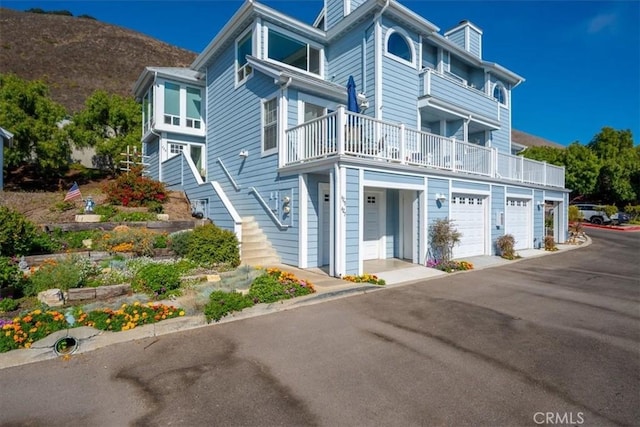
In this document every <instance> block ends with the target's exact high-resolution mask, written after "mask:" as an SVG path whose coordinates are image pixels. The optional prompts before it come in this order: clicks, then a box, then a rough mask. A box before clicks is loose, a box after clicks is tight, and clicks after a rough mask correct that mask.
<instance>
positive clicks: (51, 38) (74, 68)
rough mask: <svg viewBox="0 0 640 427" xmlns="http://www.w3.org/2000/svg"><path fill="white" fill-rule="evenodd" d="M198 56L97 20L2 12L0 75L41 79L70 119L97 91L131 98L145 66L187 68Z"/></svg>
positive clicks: (2, 9) (4, 9) (0, 11)
mask: <svg viewBox="0 0 640 427" xmlns="http://www.w3.org/2000/svg"><path fill="white" fill-rule="evenodd" d="M195 57H196V54H195V53H194V52H190V51H188V50H185V49H181V48H178V47H175V46H172V45H169V44H167V43H164V42H161V41H159V40H156V39H154V38H151V37H149V36H146V35H144V34H141V33H138V32H135V31H131V30H128V29H126V28H122V27H118V26H115V25H111V24H105V23H103V22H100V21H96V20H93V19H86V18H79V17H71V16H62V15H50V14H38V13H27V12H20V11H16V10H12V9H6V8H0V73H15V74H16V75H18V76H19V77H21V78H23V79H27V80H35V79H43V80H45V81H46V82H47V83H48V84H49V87H50V89H51V95H52V97H53V99H54V100H55V101H56V102H59V103H60V104H62V105H64V106H65V108H66V109H67V111H68V112H69V113H72V112H76V111H78V110H80V109H81V108H82V106H83V105H84V101H85V99H86V98H87V97H88V96H89V95H91V93H93V92H94V91H95V90H97V89H104V90H106V91H107V92H110V93H117V94H120V95H132V92H131V91H132V87H133V84H134V83H135V81H136V79H137V78H138V76H139V75H140V73H141V72H142V70H143V69H144V67H146V66H153V65H155V66H163V67H185V66H188V65H189V64H191V62H193V60H194V59H195Z"/></svg>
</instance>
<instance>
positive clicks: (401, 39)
mask: <svg viewBox="0 0 640 427" xmlns="http://www.w3.org/2000/svg"><path fill="white" fill-rule="evenodd" d="M386 46H387V53H388V54H390V55H393V56H395V57H396V58H399V59H401V60H403V61H406V62H408V63H410V64H413V49H412V47H411V44H410V42H409V39H408V37H407V36H406V35H404V34H403V32H401V31H400V30H399V29H391V30H389V32H388V33H387V44H386Z"/></svg>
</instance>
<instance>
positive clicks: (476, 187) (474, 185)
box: [444, 181, 489, 194]
mask: <svg viewBox="0 0 640 427" xmlns="http://www.w3.org/2000/svg"><path fill="white" fill-rule="evenodd" d="M464 190H469V191H489V184H482V183H479V182H468V181H452V182H451V191H464ZM447 193H448V192H445V193H444V194H447Z"/></svg>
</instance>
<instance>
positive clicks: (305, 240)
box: [298, 173, 309, 268]
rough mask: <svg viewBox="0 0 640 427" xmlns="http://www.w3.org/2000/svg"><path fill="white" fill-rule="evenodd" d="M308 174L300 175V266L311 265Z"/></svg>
mask: <svg viewBox="0 0 640 427" xmlns="http://www.w3.org/2000/svg"><path fill="white" fill-rule="evenodd" d="M307 177H308V175H307V174H306V173H305V174H300V175H298V240H299V242H300V245H299V247H298V266H299V268H307V267H308V266H309V218H308V211H307V209H308V207H307V199H308V197H309V189H308V188H307V184H308V182H307Z"/></svg>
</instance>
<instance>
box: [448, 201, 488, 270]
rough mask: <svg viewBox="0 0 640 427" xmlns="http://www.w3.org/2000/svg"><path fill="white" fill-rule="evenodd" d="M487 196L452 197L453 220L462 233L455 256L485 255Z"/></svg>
mask: <svg viewBox="0 0 640 427" xmlns="http://www.w3.org/2000/svg"><path fill="white" fill-rule="evenodd" d="M486 210H487V209H486V197H484V196H478V195H472V194H454V195H453V196H452V197H451V220H452V221H453V225H454V227H455V228H456V229H457V230H458V231H459V232H460V233H461V234H462V237H460V244H458V245H456V246H455V247H454V248H453V258H464V257H470V256H475V255H484V253H485V239H486V237H485V236H486Z"/></svg>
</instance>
